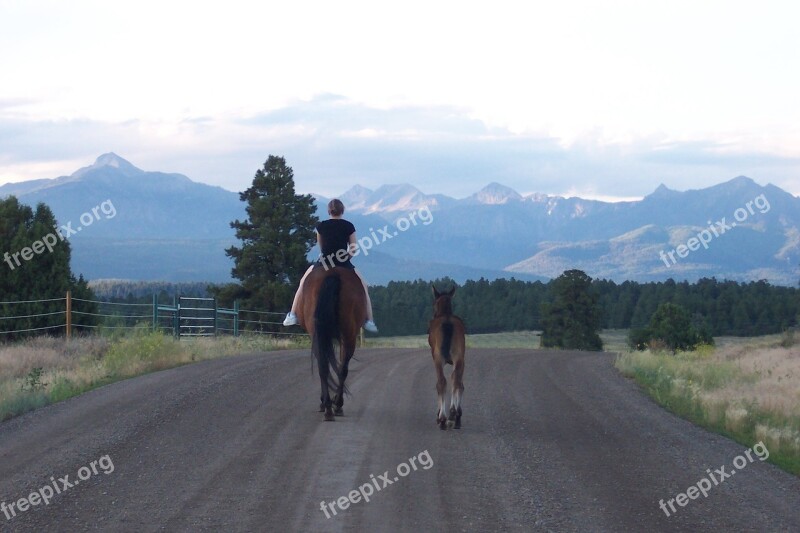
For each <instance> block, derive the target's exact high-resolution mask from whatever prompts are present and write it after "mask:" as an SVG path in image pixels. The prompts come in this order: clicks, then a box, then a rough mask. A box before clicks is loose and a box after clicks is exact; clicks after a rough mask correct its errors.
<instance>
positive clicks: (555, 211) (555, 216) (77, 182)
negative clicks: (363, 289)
mask: <svg viewBox="0 0 800 533" xmlns="http://www.w3.org/2000/svg"><path fill="white" fill-rule="evenodd" d="M8 195H15V196H17V197H18V198H19V199H20V201H22V202H23V203H26V204H29V205H35V204H36V203H38V202H45V203H47V204H48V205H49V206H50V207H51V208H52V209H53V212H54V213H55V215H56V218H57V219H58V221H59V223H60V224H64V223H67V222H70V221H72V222H73V223H74V225H79V224H78V221H79V220H80V217H81V215H82V214H84V213H87V212H90V211H91V209H92V208H93V207H95V206H98V205H100V204H101V203H102V202H104V201H110V202H113V205H114V208H115V211H116V214H115V216H114V217H113V218H104V217H103V216H102V214H101V217H100V218H99V219H98V220H96V221H95V222H94V223H92V224H91V226H89V227H85V228H84V230H85V231H81V232H80V233H77V234H75V235H73V236H72V237H71V242H72V246H73V271H75V272H76V273H83V274H84V276H85V277H87V278H89V279H101V278H106V279H107V278H121V279H137V280H166V281H201V280H202V281H212V282H223V281H228V280H230V270H231V267H232V266H233V265H232V262H231V260H230V259H228V258H227V257H226V256H225V253H224V250H225V248H227V247H229V246H231V245H232V244H236V243H237V241H236V240H235V238H234V233H233V230H232V229H231V228H230V224H229V223H230V222H231V221H232V220H235V219H240V220H243V219H244V218H245V216H246V215H245V211H244V207H245V206H244V203H243V202H241V201H240V200H239V195H238V194H237V193H235V192H231V191H227V190H225V189H222V188H220V187H212V186H209V185H205V184H202V183H197V182H194V181H192V180H190V179H189V178H188V177H186V176H184V175H181V174H174V173H162V172H149V171H144V170H141V169H139V168H137V167H136V166H134V165H133V164H131V163H130V162H128V161H126V160H125V159H123V158H121V157H119V156H117V155H116V154H113V153H108V154H103V155H101V156H100V157H98V158H97V160H96V161H95V162H94V164H92V165H90V166H88V167H84V168H81V169H79V170H77V171H76V172H74V173H73V174H71V175H69V176H62V177H59V178H55V179H40V180H33V181H26V182H21V183H10V184H6V185H3V186H0V197H6V196H8ZM314 196H315V198H316V200H317V207H318V215H319V216H320V218H325V217H326V204H327V202H328V200H329V199H328V198H326V197H323V196H320V195H314ZM339 198H340V199H341V200H342V201H343V202H344V204H345V206H346V214H345V217H346V218H348V219H349V220H351V221H352V222H353V223H354V224H355V226H356V228H357V229H358V236H359V238H360V239H362V240H363V241H362V242H363V243H364V244H365V245H367V244H368V245H371V249H369V250H368V252H369V253H368V254H367V255H361V256H360V257H357V258H356V259H355V260H354V262H355V263H356V265H357V266H358V268H359V269H360V270H361V271H362V272H363V273H364V275H365V277H366V278H367V279H368V280H369V281H370V282H371V283H373V284H385V283H387V282H388V281H390V280H413V279H418V278H422V279H434V278H437V277H442V276H445V275H448V276H451V277H453V278H454V279H456V280H458V281H463V280H465V279H478V278H480V277H484V278H487V279H494V278H497V277H511V276H513V277H516V278H518V279H547V278H552V277H555V276H558V275H559V274H561V272H563V271H564V270H568V269H571V268H579V269H581V270H584V271H585V272H587V273H588V274H589V275H590V276H593V277H599V278H607V279H613V280H615V281H619V282H621V281H624V280H634V281H653V280H664V279H667V278H673V279H676V280H682V279H688V280H690V281H692V280H696V279H698V278H700V277H711V276H715V277H717V278H718V279H721V278H725V279H732V280H739V281H745V280H758V279H767V280H769V281H770V282H772V283H776V284H784V285H795V284H796V283H797V280H798V268H797V265H798V261H799V260H800V198H797V197H795V196H793V195H791V194H789V193H788V192H786V191H784V190H782V189H780V188H778V187H775V186H774V185H766V186H762V185H759V184H757V183H756V182H755V181H753V180H752V179H750V178H747V177H744V176H740V177H737V178H734V179H732V180H730V181H727V182H724V183H720V184H718V185H715V186H712V187H708V188H705V189H698V190H689V191H675V190H671V189H669V188H667V187H666V186H664V185H661V186H659V187H658V188H657V189H656V190H655V191H654V192H653V193H651V194H650V195H648V196H645V197H644V198H643V199H642V200H638V201H629V202H603V201H598V200H587V199H582V198H576V197H571V198H565V197H562V196H554V195H548V194H542V193H532V194H520V193H519V192H517V191H515V190H513V189H511V188H509V187H506V186H504V185H501V184H499V183H490V184H489V185H487V186H486V187H484V188H483V189H481V190H480V191H478V192H476V193H475V194H473V195H471V196H468V197H466V198H461V199H456V198H452V197H449V196H446V195H443V194H425V193H423V192H422V191H420V190H419V189H417V188H415V187H414V186H412V185H409V184H399V185H383V186H380V187H378V188H376V189H374V190H373V189H370V188H367V187H363V186H361V185H354V186H353V187H351V188H350V189H349V190H347V191H345V192H343V193H342V195H341V196H339ZM367 241H369V243H367ZM0 252H1V251H0ZM314 253H317V251H316V250H314V251H312V254H314Z"/></svg>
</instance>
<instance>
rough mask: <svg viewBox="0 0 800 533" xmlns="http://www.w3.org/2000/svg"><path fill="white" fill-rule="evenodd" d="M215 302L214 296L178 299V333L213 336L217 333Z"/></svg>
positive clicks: (181, 334) (186, 335)
mask: <svg viewBox="0 0 800 533" xmlns="http://www.w3.org/2000/svg"><path fill="white" fill-rule="evenodd" d="M216 322H217V302H216V300H215V299H214V298H186V297H183V296H181V297H180V298H179V299H178V335H179V336H181V337H213V336H215V335H216V333H217V324H216Z"/></svg>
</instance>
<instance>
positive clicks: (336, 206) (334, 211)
mask: <svg viewBox="0 0 800 533" xmlns="http://www.w3.org/2000/svg"><path fill="white" fill-rule="evenodd" d="M328 213H330V214H331V216H334V217H340V216H342V215H343V214H344V204H343V203H342V201H341V200H339V199H338V198H334V199H333V200H331V201H330V202H328Z"/></svg>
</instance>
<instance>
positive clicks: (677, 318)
mask: <svg viewBox="0 0 800 533" xmlns="http://www.w3.org/2000/svg"><path fill="white" fill-rule="evenodd" d="M654 342H655V343H659V344H663V345H664V346H665V347H666V348H668V349H669V350H671V351H672V353H675V352H676V351H678V350H694V349H695V348H696V347H697V345H698V344H701V343H706V344H714V340H713V338H711V335H710V334H709V333H708V331H707V330H706V329H705V328H703V327H701V329H700V330H698V329H697V328H696V327H695V326H693V325H692V319H691V317H690V315H689V312H688V311H687V310H686V309H684V308H683V307H681V306H680V305H676V304H673V303H669V302H665V303H662V304H660V305H659V306H658V309H656V312H655V313H653V316H652V317H651V318H650V323H649V324H648V326H647V327H646V328H641V329H634V330H631V333H630V336H629V344H630V345H631V347H632V348H636V349H639V350H642V349H644V348H645V347H646V345H651V344H653V343H654Z"/></svg>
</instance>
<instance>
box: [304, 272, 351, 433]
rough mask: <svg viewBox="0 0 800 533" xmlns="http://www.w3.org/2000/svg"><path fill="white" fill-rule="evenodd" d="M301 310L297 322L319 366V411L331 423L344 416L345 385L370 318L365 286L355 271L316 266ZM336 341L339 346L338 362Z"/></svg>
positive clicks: (305, 285) (305, 292)
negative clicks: (357, 341)
mask: <svg viewBox="0 0 800 533" xmlns="http://www.w3.org/2000/svg"><path fill="white" fill-rule="evenodd" d="M299 307H300V308H299V309H298V311H297V321H298V323H299V324H300V325H301V326H302V327H303V329H305V330H306V331H307V332H308V334H309V335H310V336H311V351H312V352H313V355H314V357H315V358H316V360H317V366H318V367H319V381H320V387H321V388H322V394H321V395H320V406H319V410H320V412H322V411H324V412H325V420H326V421H328V422H332V421H333V420H334V416H333V415H334V414H336V415H342V414H343V413H344V411H343V409H342V406H343V405H344V394H345V392H347V387H345V384H344V382H345V380H346V379H347V373H348V368H349V365H350V358H351V357H353V354H354V353H355V351H356V339H357V337H358V332H359V330H360V329H361V326H362V325H363V324H364V321H366V319H367V298H366V296H365V295H364V287H363V285H362V284H361V280H360V279H359V278H358V276H357V275H356V273H355V271H354V270H352V269H349V268H343V267H334V268H330V269H326V268H323V267H322V266H316V267H314V270H312V271H311V273H310V274H309V275H308V277H307V278H306V280H305V282H304V284H303V303H302V305H300V306H299ZM334 341H338V345H339V360H338V361H337V359H336V350H335V346H334ZM332 390H333V391H334V397H333V400H331V391H332ZM331 405H333V406H334V408H335V410H333V409H331Z"/></svg>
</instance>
